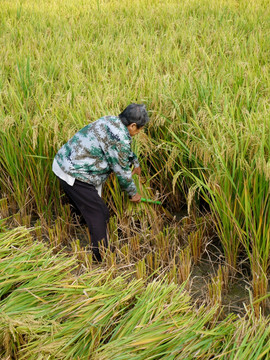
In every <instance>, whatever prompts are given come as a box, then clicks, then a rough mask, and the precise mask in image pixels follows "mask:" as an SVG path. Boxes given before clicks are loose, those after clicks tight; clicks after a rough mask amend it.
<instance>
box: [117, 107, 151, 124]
mask: <svg viewBox="0 0 270 360" xmlns="http://www.w3.org/2000/svg"><path fill="white" fill-rule="evenodd" d="M118 116H119V118H120V120H121V121H122V123H123V124H124V125H126V126H128V125H130V124H132V123H135V124H136V125H137V128H138V129H139V128H141V127H142V126H144V125H145V124H146V123H148V121H149V117H148V114H147V111H146V108H145V105H144V104H134V103H133V104H130V105H128V106H127V107H126V108H125V110H124V111H122V112H121V114H120V115H118Z"/></svg>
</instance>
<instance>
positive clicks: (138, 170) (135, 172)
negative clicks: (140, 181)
mask: <svg viewBox="0 0 270 360" xmlns="http://www.w3.org/2000/svg"><path fill="white" fill-rule="evenodd" d="M141 172H142V170H141V167H140V166H138V167H136V168H134V169H133V170H132V175H134V174H137V175H139V176H140V175H141Z"/></svg>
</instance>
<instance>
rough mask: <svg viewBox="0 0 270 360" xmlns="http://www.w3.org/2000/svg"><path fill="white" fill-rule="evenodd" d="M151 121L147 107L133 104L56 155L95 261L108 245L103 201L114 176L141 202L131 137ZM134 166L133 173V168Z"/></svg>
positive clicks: (89, 128) (55, 163) (55, 167)
mask: <svg viewBox="0 0 270 360" xmlns="http://www.w3.org/2000/svg"><path fill="white" fill-rule="evenodd" d="M148 121H149V117H148V114H147V111H146V109H145V106H144V105H141V104H130V105H129V106H128V107H127V108H126V109H125V110H124V111H123V112H122V113H121V114H120V115H119V116H104V117H102V118H100V119H98V120H96V121H94V122H93V123H91V124H89V125H87V126H85V127H84V128H83V129H81V130H80V131H78V132H77V133H76V134H75V135H74V136H73V137H72V138H71V139H70V140H69V141H68V142H67V143H66V144H65V145H63V146H62V147H61V149H60V150H59V151H58V153H57V154H56V156H55V158H54V161H53V167H52V169H53V172H54V173H55V174H56V176H57V177H58V178H59V180H60V184H61V187H62V188H63V190H64V191H65V193H66V194H67V196H68V197H69V199H70V201H71V202H72V203H73V205H75V207H76V208H77V209H78V210H79V211H80V213H81V214H82V216H83V218H84V219H85V221H86V223H87V226H88V228H89V232H90V237H91V246H92V251H93V255H94V258H95V259H96V260H97V261H101V256H100V253H99V244H100V243H101V241H103V244H104V245H105V247H107V245H108V239H107V223H108V221H109V210H108V208H107V206H106V204H105V203H104V201H103V200H102V199H101V188H102V184H103V183H104V182H105V181H106V180H107V178H108V176H109V175H110V173H112V172H114V173H115V174H116V176H117V178H118V180H119V184H120V186H121V189H122V190H124V191H126V192H127V193H128V195H129V197H130V201H132V202H140V200H141V196H140V195H139V194H138V192H137V189H136V186H135V184H134V181H133V179H132V175H133V174H138V175H140V174H141V168H140V164H139V162H138V159H137V156H136V155H135V154H134V153H133V152H132V151H131V141H132V140H131V137H132V136H134V135H136V134H138V133H139V132H140V131H141V130H142V128H143V126H144V125H145V124H146V123H147V122H148ZM132 165H133V166H134V169H133V171H131V166H132Z"/></svg>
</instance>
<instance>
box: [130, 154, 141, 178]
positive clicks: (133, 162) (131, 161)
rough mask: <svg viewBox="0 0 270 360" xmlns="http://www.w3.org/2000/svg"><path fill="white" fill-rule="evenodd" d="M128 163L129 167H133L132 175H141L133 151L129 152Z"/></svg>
mask: <svg viewBox="0 0 270 360" xmlns="http://www.w3.org/2000/svg"><path fill="white" fill-rule="evenodd" d="M129 162H130V164H131V165H133V166H134V169H133V170H132V175H134V174H137V175H141V166H140V163H139V160H138V158H137V155H136V154H134V152H133V151H130V155H129Z"/></svg>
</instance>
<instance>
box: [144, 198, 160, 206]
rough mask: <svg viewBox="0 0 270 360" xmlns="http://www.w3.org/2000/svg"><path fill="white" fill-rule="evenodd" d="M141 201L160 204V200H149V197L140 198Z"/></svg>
mask: <svg viewBox="0 0 270 360" xmlns="http://www.w3.org/2000/svg"><path fill="white" fill-rule="evenodd" d="M141 201H142V202H147V203H151V204H158V205H161V201H156V200H151V199H145V198H143V197H142V198H141Z"/></svg>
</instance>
